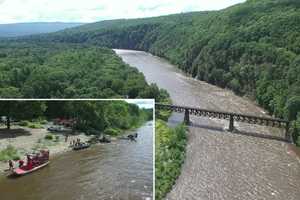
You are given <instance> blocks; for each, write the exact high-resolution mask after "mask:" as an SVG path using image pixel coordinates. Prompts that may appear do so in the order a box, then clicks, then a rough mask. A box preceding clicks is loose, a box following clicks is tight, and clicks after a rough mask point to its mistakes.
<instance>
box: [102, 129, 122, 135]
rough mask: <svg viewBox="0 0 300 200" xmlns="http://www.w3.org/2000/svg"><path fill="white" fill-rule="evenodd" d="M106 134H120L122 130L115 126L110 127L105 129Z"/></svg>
mask: <svg viewBox="0 0 300 200" xmlns="http://www.w3.org/2000/svg"><path fill="white" fill-rule="evenodd" d="M104 134H105V135H111V136H117V135H119V134H120V130H118V129H114V128H108V129H105V131H104Z"/></svg>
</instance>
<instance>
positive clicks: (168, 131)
mask: <svg viewBox="0 0 300 200" xmlns="http://www.w3.org/2000/svg"><path fill="white" fill-rule="evenodd" d="M155 129H156V135H155V138H156V140H155V180H156V181H155V183H156V184H155V199H157V200H161V199H163V198H164V197H165V196H166V195H167V193H168V192H170V191H171V189H172V186H173V185H174V184H175V181H176V180H177V178H178V176H179V175H180V171H181V166H182V164H183V163H184V159H185V147H186V143H187V136H186V132H187V128H186V127H185V126H184V125H178V126H177V127H176V128H170V127H168V125H167V124H166V122H165V121H163V120H161V119H158V120H156V124H155Z"/></svg>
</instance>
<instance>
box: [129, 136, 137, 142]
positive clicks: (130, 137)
mask: <svg viewBox="0 0 300 200" xmlns="http://www.w3.org/2000/svg"><path fill="white" fill-rule="evenodd" d="M128 138H129V139H130V141H136V140H135V137H134V135H128Z"/></svg>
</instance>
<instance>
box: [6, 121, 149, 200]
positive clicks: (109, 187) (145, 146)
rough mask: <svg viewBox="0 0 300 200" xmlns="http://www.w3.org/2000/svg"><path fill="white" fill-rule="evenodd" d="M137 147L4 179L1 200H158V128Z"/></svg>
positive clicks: (91, 153)
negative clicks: (155, 149)
mask: <svg viewBox="0 0 300 200" xmlns="http://www.w3.org/2000/svg"><path fill="white" fill-rule="evenodd" d="M137 132H138V134H139V138H138V140H137V142H130V141H127V140H120V141H116V142H113V143H111V144H105V145H99V146H94V147H92V148H91V149H87V150H83V151H78V152H68V153H65V154H63V155H60V156H57V157H55V158H53V159H51V163H50V165H49V166H48V167H46V168H44V169H41V170H40V171H37V172H35V173H33V174H30V175H28V176H24V177H20V178H17V179H7V178H6V177H1V178H0V195H1V196H0V199H1V200H19V199H22V200H54V199H55V200H60V199H61V200H73V199H74V200H81V199H82V200H86V199H91V200H98V199H99V200H106V199H114V200H142V199H152V196H153V195H152V190H153V147H152V146H153V133H152V132H153V126H152V122H148V123H147V124H146V125H145V126H143V127H141V128H140V129H138V130H137Z"/></svg>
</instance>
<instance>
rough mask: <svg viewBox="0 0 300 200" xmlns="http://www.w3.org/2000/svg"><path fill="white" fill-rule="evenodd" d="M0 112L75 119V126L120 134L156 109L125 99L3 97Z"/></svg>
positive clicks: (9, 117)
mask: <svg viewBox="0 0 300 200" xmlns="http://www.w3.org/2000/svg"><path fill="white" fill-rule="evenodd" d="M0 116H6V119H7V120H6V125H7V128H8V129H9V128H10V127H11V125H10V124H11V122H10V121H11V120H13V121H14V122H20V123H23V121H21V120H27V121H32V122H40V121H41V120H42V119H43V120H52V119H55V118H66V119H74V120H76V127H75V128H76V129H78V130H81V131H85V132H86V133H87V134H94V133H101V132H104V133H106V134H109V135H118V134H119V133H121V132H122V130H127V129H131V128H136V127H139V126H140V125H142V123H144V122H146V121H149V120H152V118H153V109H140V108H139V107H138V106H137V105H135V104H129V103H127V102H125V101H122V100H120V101H1V102H0Z"/></svg>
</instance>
